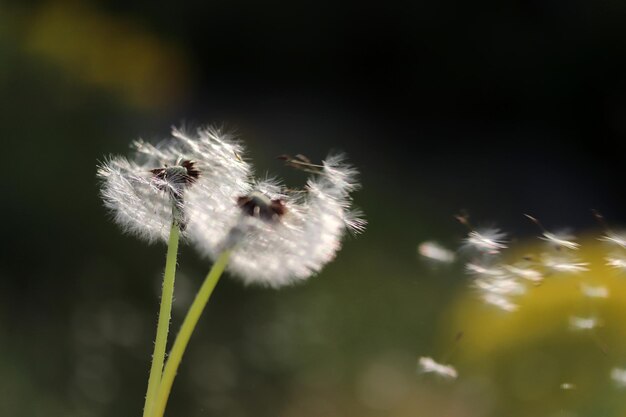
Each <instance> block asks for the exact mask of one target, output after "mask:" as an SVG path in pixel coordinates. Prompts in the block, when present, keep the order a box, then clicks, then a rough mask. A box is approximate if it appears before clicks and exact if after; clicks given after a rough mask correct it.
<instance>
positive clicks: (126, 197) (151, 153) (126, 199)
mask: <svg viewBox="0 0 626 417" xmlns="http://www.w3.org/2000/svg"><path fill="white" fill-rule="evenodd" d="M172 136H173V138H171V139H170V140H168V141H164V142H162V143H160V144H159V145H157V146H155V145H151V144H149V143H146V142H143V141H141V140H138V141H135V142H134V143H133V144H132V147H133V148H134V150H135V153H136V157H135V159H133V160H128V159H126V158H124V157H113V158H110V159H109V160H108V161H106V162H104V163H103V164H101V165H100V166H99V168H98V177H99V178H100V179H101V180H102V190H101V194H102V198H103V200H104V204H105V206H106V207H107V208H109V209H110V210H111V212H112V213H113V215H114V219H115V221H116V222H117V223H118V224H119V225H120V226H121V227H122V228H123V229H124V230H125V231H127V232H129V233H132V234H135V235H137V236H139V237H141V238H144V239H146V240H148V241H150V242H152V241H155V240H159V239H161V240H167V238H168V235H169V230H170V226H171V225H172V222H176V223H178V225H179V226H180V228H181V230H184V229H185V227H186V225H187V221H188V218H187V215H188V213H187V206H188V203H189V200H190V199H194V198H195V195H197V194H202V193H215V194H220V192H221V191H222V190H224V189H228V188H229V187H232V186H233V184H236V183H239V182H241V181H244V180H245V178H246V177H247V175H248V172H249V167H248V164H246V163H245V162H243V161H241V160H237V159H236V158H235V157H234V152H238V153H241V152H242V149H241V146H240V145H238V144H237V143H236V142H235V141H234V140H233V139H232V137H231V136H230V135H228V134H225V133H223V132H221V131H220V130H217V129H213V128H207V129H201V130H198V132H197V134H196V135H195V136H187V135H186V134H184V133H182V132H181V131H179V130H177V129H173V131H172Z"/></svg>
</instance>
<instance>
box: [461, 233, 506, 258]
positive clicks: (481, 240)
mask: <svg viewBox="0 0 626 417" xmlns="http://www.w3.org/2000/svg"><path fill="white" fill-rule="evenodd" d="M505 238H506V234H505V233H503V232H501V231H500V229H484V230H481V231H478V230H472V231H470V232H469V233H468V235H467V238H466V239H465V244H466V246H467V247H469V248H473V249H475V250H477V251H479V252H482V253H486V254H489V255H496V254H498V253H500V251H502V250H503V249H506V248H507V245H506V244H505V240H504V239H505Z"/></svg>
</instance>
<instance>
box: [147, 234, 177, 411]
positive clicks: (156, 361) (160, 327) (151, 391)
mask: <svg viewBox="0 0 626 417" xmlns="http://www.w3.org/2000/svg"><path fill="white" fill-rule="evenodd" d="M179 237H180V230H179V228H178V224H177V223H176V222H174V223H173V224H172V228H171V230H170V238H169V242H168V244H167V258H166V261H165V273H164V274H163V289H162V293H161V307H160V308H159V320H158V324H157V334H156V339H155V342H154V353H153V354H152V365H151V367H150V377H149V379H148V390H147V392H146V402H145V404H144V407H143V417H148V416H150V415H151V414H152V408H153V405H154V401H155V396H156V394H157V391H158V389H159V384H160V383H161V373H162V372H163V362H164V360H165V349H166V347H167V334H168V332H169V327H170V316H171V312H172V299H173V297H174V277H175V275H176V258H177V255H178V240H179Z"/></svg>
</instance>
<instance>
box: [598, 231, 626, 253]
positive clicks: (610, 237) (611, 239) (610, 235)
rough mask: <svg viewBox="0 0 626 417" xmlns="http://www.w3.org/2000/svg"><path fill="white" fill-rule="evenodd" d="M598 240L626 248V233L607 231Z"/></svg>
mask: <svg viewBox="0 0 626 417" xmlns="http://www.w3.org/2000/svg"><path fill="white" fill-rule="evenodd" d="M598 240H601V241H603V242H608V243H610V244H612V245H615V246H618V247H620V248H622V249H626V233H614V232H607V233H606V234H605V235H604V236H602V237H600V238H598Z"/></svg>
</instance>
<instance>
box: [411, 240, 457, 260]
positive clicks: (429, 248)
mask: <svg viewBox="0 0 626 417" xmlns="http://www.w3.org/2000/svg"><path fill="white" fill-rule="evenodd" d="M417 252H418V253H419V254H420V255H421V256H423V257H424V258H426V259H429V260H432V261H435V262H439V263H443V264H449V263H452V262H454V260H455V259H456V255H455V254H454V252H452V251H451V250H449V249H446V248H444V247H443V246H441V245H440V244H439V243H437V242H433V241H427V242H423V243H420V245H419V246H418V247H417Z"/></svg>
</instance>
